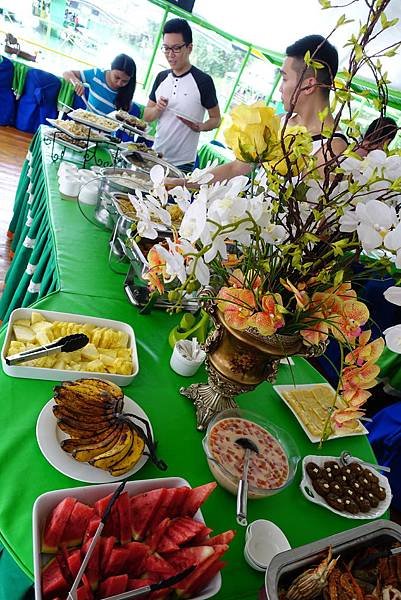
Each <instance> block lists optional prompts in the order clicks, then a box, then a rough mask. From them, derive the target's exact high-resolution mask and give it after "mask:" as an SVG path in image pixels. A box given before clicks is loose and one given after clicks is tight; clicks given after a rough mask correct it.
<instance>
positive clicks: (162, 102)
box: [156, 96, 168, 113]
mask: <svg viewBox="0 0 401 600" xmlns="http://www.w3.org/2000/svg"><path fill="white" fill-rule="evenodd" d="M167 104H168V98H164V96H160V98H159V99H158V101H157V102H156V108H157V110H158V111H159V112H160V113H162V112H164V111H165V110H166V108H167Z"/></svg>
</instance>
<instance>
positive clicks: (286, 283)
mask: <svg viewBox="0 0 401 600" xmlns="http://www.w3.org/2000/svg"><path fill="white" fill-rule="evenodd" d="M280 283H281V285H282V286H283V287H284V288H285V289H286V290H288V291H289V292H292V293H293V294H294V297H295V300H296V302H297V306H298V308H300V309H301V310H305V309H306V308H307V307H308V305H309V303H310V299H309V296H308V294H307V293H306V292H305V290H304V289H302V290H301V289H300V287H301V285H300V286H299V287H295V285H294V284H292V283H291V281H290V280H289V279H280ZM304 287H305V284H302V288H304Z"/></svg>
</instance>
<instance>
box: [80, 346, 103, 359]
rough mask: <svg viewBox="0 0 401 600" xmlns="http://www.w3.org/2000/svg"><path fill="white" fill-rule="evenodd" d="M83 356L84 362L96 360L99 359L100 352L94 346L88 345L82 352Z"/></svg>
mask: <svg viewBox="0 0 401 600" xmlns="http://www.w3.org/2000/svg"><path fill="white" fill-rule="evenodd" d="M81 356H82V358H83V359H84V360H95V359H96V358H99V352H98V350H97V348H96V346H95V345H94V344H91V343H89V344H86V346H84V347H83V348H82V350H81Z"/></svg>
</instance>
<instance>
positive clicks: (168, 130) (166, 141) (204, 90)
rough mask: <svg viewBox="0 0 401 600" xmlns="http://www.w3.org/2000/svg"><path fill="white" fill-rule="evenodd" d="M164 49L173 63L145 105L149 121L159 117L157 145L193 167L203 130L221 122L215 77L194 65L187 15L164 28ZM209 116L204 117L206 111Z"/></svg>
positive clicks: (183, 167)
mask: <svg viewBox="0 0 401 600" xmlns="http://www.w3.org/2000/svg"><path fill="white" fill-rule="evenodd" d="M162 51H163V52H164V54H165V55H166V58H167V61H168V63H169V65H170V67H171V69H168V70H166V71H161V72H160V73H159V74H158V75H157V77H156V79H155V81H154V84H153V87H152V90H151V92H150V96H149V102H148V105H147V107H146V108H145V113H144V119H145V120H146V121H155V120H157V121H158V123H157V131H156V139H155V144H154V149H155V150H157V152H161V153H162V154H163V158H164V159H165V160H166V161H167V162H169V163H171V164H173V165H175V166H177V167H179V168H180V169H181V170H182V171H184V172H189V171H192V169H193V166H194V161H195V158H196V150H197V147H198V141H199V134H200V132H201V131H211V130H212V129H216V127H218V126H219V125H220V121H221V118H220V109H219V105H218V101H217V96H216V89H215V87H214V83H213V79H212V78H211V77H210V75H208V74H207V73H204V72H203V71H201V70H200V69H197V68H196V67H194V66H193V65H191V63H190V61H189V57H190V54H191V52H192V30H191V27H190V26H189V24H188V22H187V21H185V20H184V19H171V20H170V21H167V22H166V24H165V26H164V29H163V45H162ZM206 110H207V111H208V114H209V118H208V119H207V120H206V121H204V120H203V119H204V115H205V111H206Z"/></svg>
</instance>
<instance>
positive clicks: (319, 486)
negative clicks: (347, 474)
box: [312, 479, 330, 496]
mask: <svg viewBox="0 0 401 600" xmlns="http://www.w3.org/2000/svg"><path fill="white" fill-rule="evenodd" d="M312 485H313V489H314V490H315V491H316V492H317V493H318V494H319V495H320V496H327V494H329V493H330V484H329V482H328V481H326V480H325V479H313V480H312Z"/></svg>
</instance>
